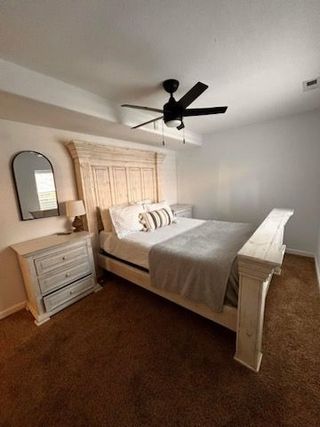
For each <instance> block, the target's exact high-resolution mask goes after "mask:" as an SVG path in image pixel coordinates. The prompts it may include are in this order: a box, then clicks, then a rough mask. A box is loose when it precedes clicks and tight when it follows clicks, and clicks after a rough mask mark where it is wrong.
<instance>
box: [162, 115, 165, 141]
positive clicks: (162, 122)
mask: <svg viewBox="0 0 320 427" xmlns="http://www.w3.org/2000/svg"><path fill="white" fill-rule="evenodd" d="M162 145H163V146H165V145H166V143H165V140H164V130H163V120H162Z"/></svg>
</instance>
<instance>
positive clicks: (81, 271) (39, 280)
mask: <svg viewBox="0 0 320 427" xmlns="http://www.w3.org/2000/svg"><path fill="white" fill-rule="evenodd" d="M11 248H12V249H13V250H14V251H15V252H16V254H17V256H18V260H19V264H20V269H21V272H22V275H23V279H24V285H25V288H26V292H27V296H28V304H27V308H28V309H29V310H30V311H31V313H32V314H33V316H34V318H35V324H36V325H37V326H39V325H41V324H42V323H44V322H46V321H47V320H49V319H50V316H52V315H53V314H55V313H57V312H58V311H60V310H62V309H64V308H65V307H67V306H68V305H70V304H73V303H74V302H76V301H78V300H79V299H81V298H83V297H84V296H86V295H88V294H90V293H91V292H94V291H97V290H100V289H101V287H100V286H99V285H97V282H96V274H95V268H94V260H93V254H92V247H91V235H90V233H88V232H87V231H83V232H78V233H72V234H69V235H57V234H53V235H51V236H46V237H41V238H39V239H33V240H28V241H26V242H22V243H18V244H16V245H13V246H11Z"/></svg>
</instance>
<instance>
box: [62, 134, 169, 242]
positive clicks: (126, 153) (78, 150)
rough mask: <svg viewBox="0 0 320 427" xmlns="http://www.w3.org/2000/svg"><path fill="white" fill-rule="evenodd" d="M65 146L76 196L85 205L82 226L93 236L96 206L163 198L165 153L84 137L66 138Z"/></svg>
mask: <svg viewBox="0 0 320 427" xmlns="http://www.w3.org/2000/svg"><path fill="white" fill-rule="evenodd" d="M67 148H68V150H69V152H70V154H71V157H72V159H73V162H74V167H75V174H76V181H77V187H78V193H79V198H80V199H82V200H83V201H84V203H85V206H86V212H87V214H86V219H85V229H86V230H88V231H90V232H91V233H93V234H94V236H96V237H97V235H98V232H99V229H100V228H101V227H100V223H99V208H109V207H110V206H113V205H118V204H121V203H125V202H128V203H129V202H136V201H139V200H143V199H150V200H152V201H160V200H162V184H161V164H162V163H163V160H164V158H165V155H164V154H162V153H157V152H154V151H143V150H136V149H132V148H122V147H114V146H109V145H102V144H92V143H88V142H83V141H72V142H69V143H67ZM95 240H97V239H95Z"/></svg>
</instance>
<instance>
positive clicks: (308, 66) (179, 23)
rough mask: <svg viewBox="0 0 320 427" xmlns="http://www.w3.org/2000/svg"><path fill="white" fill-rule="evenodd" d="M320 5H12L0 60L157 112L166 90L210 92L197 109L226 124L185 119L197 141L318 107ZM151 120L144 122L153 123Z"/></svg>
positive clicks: (138, 1)
mask: <svg viewBox="0 0 320 427" xmlns="http://www.w3.org/2000/svg"><path fill="white" fill-rule="evenodd" d="M319 22H320V1H319V0H317V1H313V0H304V1H302V0H266V1H262V0H215V1H213V0H199V1H194V0H192V1H191V0H158V1H155V0H145V1H143V0H126V1H124V0H110V1H108V0H100V1H98V0H90V1H88V0H77V1H74V0H60V1H49V0H37V1H36V0H28V1H21V0H8V1H1V3H0V57H1V58H3V59H5V60H8V61H12V62H14V63H17V64H20V65H23V66H25V67H27V68H30V69H33V70H35V71H38V72H41V73H44V74H47V75H50V76H52V77H55V78H57V79H60V80H63V81H65V82H68V83H71V84H73V85H76V86H79V87H81V88H83V89H87V90H89V91H91V92H94V93H97V94H99V95H101V96H104V97H106V98H107V99H109V100H110V101H111V102H112V103H113V104H114V105H119V104H120V103H122V102H128V103H129V102H130V103H137V104H142V105H143V104H144V105H149V106H155V107H161V106H162V105H163V103H164V102H165V101H166V96H167V95H166V93H165V92H163V91H162V89H161V87H160V82H161V81H162V80H164V79H166V78H177V79H178V80H180V81H181V87H180V88H179V92H178V97H180V96H181V95H183V93H184V92H185V91H187V90H188V89H189V88H190V87H191V86H192V85H193V84H194V83H195V82H197V81H198V80H200V81H203V82H204V83H207V84H208V85H209V89H208V90H207V91H206V92H205V93H204V94H203V95H202V96H201V98H200V99H199V101H197V102H196V103H195V104H194V106H195V107H196V106H216V105H228V106H229V110H228V112H227V114H225V115H224V116H211V117H210V116H209V117H199V118H193V119H191V118H190V119H186V125H187V126H188V127H189V128H190V129H192V130H194V131H198V132H201V133H208V132H212V131H215V130H218V129H221V128H227V127H234V126H239V125H244V124H249V123H254V122H257V121H262V120H268V119H272V118H274V117H279V116H283V115H288V114H294V113H298V112H302V111H307V110H312V109H315V108H318V107H320V89H318V90H316V89H315V90H313V91H310V92H302V80H305V79H309V78H313V77H315V76H319V75H320V24H319ZM147 118H148V116H147Z"/></svg>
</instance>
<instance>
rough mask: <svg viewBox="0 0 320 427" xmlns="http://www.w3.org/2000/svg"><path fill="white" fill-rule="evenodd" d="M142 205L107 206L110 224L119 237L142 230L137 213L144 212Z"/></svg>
mask: <svg viewBox="0 0 320 427" xmlns="http://www.w3.org/2000/svg"><path fill="white" fill-rule="evenodd" d="M144 211H145V209H144V207H143V206H142V205H130V206H112V207H111V208H109V213H110V216H111V220H112V224H113V226H114V230H115V232H116V233H117V236H118V238H119V239H122V238H123V237H125V236H127V235H128V234H130V233H135V232H137V231H142V230H143V226H142V224H141V223H140V221H139V214H140V213H142V212H144Z"/></svg>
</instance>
